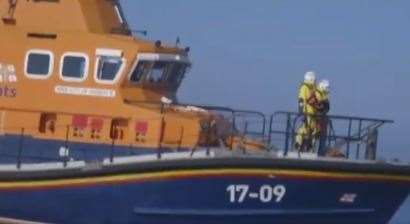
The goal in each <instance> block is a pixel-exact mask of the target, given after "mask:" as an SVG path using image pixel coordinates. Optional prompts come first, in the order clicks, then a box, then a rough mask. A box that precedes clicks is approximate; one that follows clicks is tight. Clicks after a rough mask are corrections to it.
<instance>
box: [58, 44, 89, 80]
mask: <svg viewBox="0 0 410 224" xmlns="http://www.w3.org/2000/svg"><path fill="white" fill-rule="evenodd" d="M68 56H73V57H82V58H85V68H84V76H83V77H82V78H73V77H66V76H64V75H63V67H64V58H65V57H68ZM89 67H90V58H89V57H88V54H86V53H83V52H74V51H68V52H65V53H64V54H62V55H61V58H60V79H61V80H63V81H66V82H84V81H85V80H86V79H87V78H88V72H89Z"/></svg>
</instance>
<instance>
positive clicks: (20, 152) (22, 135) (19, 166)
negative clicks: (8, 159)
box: [17, 128, 24, 169]
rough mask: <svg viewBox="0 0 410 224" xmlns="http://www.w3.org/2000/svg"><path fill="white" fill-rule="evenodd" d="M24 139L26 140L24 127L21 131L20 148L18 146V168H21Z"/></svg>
mask: <svg viewBox="0 0 410 224" xmlns="http://www.w3.org/2000/svg"><path fill="white" fill-rule="evenodd" d="M23 141H24V128H22V129H21V132H20V139H19V148H18V155H17V169H20V168H21V156H22V153H23Z"/></svg>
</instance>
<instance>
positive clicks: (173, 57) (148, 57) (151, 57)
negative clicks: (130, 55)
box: [127, 53, 191, 85]
mask: <svg viewBox="0 0 410 224" xmlns="http://www.w3.org/2000/svg"><path fill="white" fill-rule="evenodd" d="M140 61H152V62H154V63H155V62H157V61H163V62H180V63H185V64H187V65H189V66H191V61H190V60H189V59H188V57H187V56H184V55H178V54H161V53H158V54H156V53H139V54H138V55H137V57H136V60H135V61H134V63H133V64H132V67H131V70H130V72H129V74H128V77H127V78H128V81H129V82H130V83H131V84H133V85H139V84H143V82H141V80H139V81H138V82H134V81H132V80H131V76H132V74H133V73H134V70H135V69H136V68H137V66H138V64H139V62H140Z"/></svg>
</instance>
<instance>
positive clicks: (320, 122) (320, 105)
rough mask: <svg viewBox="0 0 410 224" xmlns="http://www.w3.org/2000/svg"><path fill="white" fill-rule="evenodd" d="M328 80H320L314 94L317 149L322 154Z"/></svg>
mask: <svg viewBox="0 0 410 224" xmlns="http://www.w3.org/2000/svg"><path fill="white" fill-rule="evenodd" d="M329 93H330V82H329V81H328V80H322V81H320V82H319V84H318V85H317V88H316V91H315V96H316V100H317V102H316V103H317V104H316V110H317V115H318V117H317V120H316V122H317V130H318V133H317V136H318V137H319V150H318V154H319V155H320V156H324V155H325V154H326V140H327V135H328V134H327V133H328V128H327V127H328V125H329V120H328V118H327V116H326V115H327V114H328V113H329V110H330V101H329Z"/></svg>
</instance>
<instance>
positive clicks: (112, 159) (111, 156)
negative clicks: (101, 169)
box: [110, 138, 115, 163]
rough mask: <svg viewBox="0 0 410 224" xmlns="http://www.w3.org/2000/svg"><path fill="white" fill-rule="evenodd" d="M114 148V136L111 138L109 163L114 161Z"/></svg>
mask: <svg viewBox="0 0 410 224" xmlns="http://www.w3.org/2000/svg"><path fill="white" fill-rule="evenodd" d="M114 148H115V138H112V141H111V151H110V163H113V162H114Z"/></svg>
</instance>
